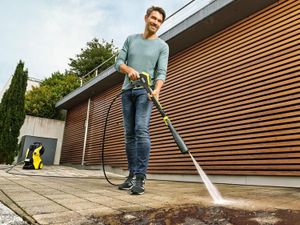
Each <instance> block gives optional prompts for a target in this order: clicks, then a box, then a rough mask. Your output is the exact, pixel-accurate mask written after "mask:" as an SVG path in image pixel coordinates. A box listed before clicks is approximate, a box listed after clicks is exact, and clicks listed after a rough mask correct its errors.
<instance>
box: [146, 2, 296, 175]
mask: <svg viewBox="0 0 300 225" xmlns="http://www.w3.org/2000/svg"><path fill="white" fill-rule="evenodd" d="M299 28H300V18H299V2H298V1H281V2H280V3H278V4H274V5H273V6H271V7H269V8H267V9H265V10H263V11H261V12H259V13H257V14H255V15H253V16H251V17H249V18H247V19H245V20H243V21H240V22H239V23H237V24H235V25H234V26H231V27H229V28H227V29H226V30H224V31H222V32H220V33H218V34H216V35H214V36H213V37H210V38H209V39H206V40H205V41H203V42H200V43H198V44H196V45H194V46H192V47H191V48H189V49H187V50H185V51H183V52H181V53H179V54H177V55H176V56H174V57H172V58H171V59H170V61H169V70H168V79H167V84H166V85H165V87H164V89H163V92H162V93H161V103H162V105H163V106H164V107H165V108H166V111H167V113H168V114H169V116H170V118H171V120H172V121H173V124H174V126H175V127H176V129H177V130H178V131H179V133H180V134H181V136H182V137H183V139H184V140H185V142H186V144H187V146H188V147H189V149H190V151H191V152H192V154H193V155H194V157H196V159H197V161H198V162H199V163H200V164H201V165H202V167H203V169H204V170H205V171H206V172H207V173H208V174H234V175H287V176H294V175H300V76H299V75H300V66H299V65H300V45H299V44H300V32H299V30H300V29H299ZM151 125H152V127H151V137H152V152H151V163H150V164H149V172H150V173H169V174H193V173H195V167H194V165H193V164H192V162H191V160H190V158H189V157H188V156H184V155H181V154H180V152H179V150H177V148H176V146H175V143H174V142H172V138H171V137H170V135H169V132H168V130H167V128H166V127H165V126H163V125H162V122H161V118H160V117H159V116H158V115H155V116H154V115H153V118H152V123H151Z"/></svg>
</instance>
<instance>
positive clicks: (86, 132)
mask: <svg viewBox="0 0 300 225" xmlns="http://www.w3.org/2000/svg"><path fill="white" fill-rule="evenodd" d="M90 106H91V98H89V101H88V107H87V110H86V119H85V123H84V126H85V129H84V140H83V149H82V160H81V165H82V166H83V165H84V156H85V150H86V142H87V136H88V129H89V118H90Z"/></svg>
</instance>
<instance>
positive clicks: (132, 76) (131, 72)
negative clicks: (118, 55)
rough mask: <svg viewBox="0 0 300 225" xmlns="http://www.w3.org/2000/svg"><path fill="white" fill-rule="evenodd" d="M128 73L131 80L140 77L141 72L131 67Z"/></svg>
mask: <svg viewBox="0 0 300 225" xmlns="http://www.w3.org/2000/svg"><path fill="white" fill-rule="evenodd" d="M127 75H128V77H129V79H130V80H137V79H139V78H140V74H139V72H138V71H136V70H135V69H133V68H131V67H129V69H128V72H127Z"/></svg>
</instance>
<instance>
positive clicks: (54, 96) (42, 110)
mask: <svg viewBox="0 0 300 225" xmlns="http://www.w3.org/2000/svg"><path fill="white" fill-rule="evenodd" d="M79 86H80V81H79V78H78V76H77V75H75V74H74V73H71V72H66V73H64V74H63V73H60V72H55V73H53V74H52V75H51V77H49V78H47V79H45V80H43V81H42V82H41V84H40V86H39V87H34V88H33V89H32V90H31V91H30V92H28V93H27V94H26V97H25V112H26V114H27V115H31V116H37V117H44V118H50V119H64V118H63V115H62V114H61V113H60V111H58V110H57V109H56V108H55V104H56V102H58V101H59V100H60V99H61V98H62V97H63V96H65V95H67V94H69V93H70V92H71V91H73V90H74V89H76V88H78V87H79Z"/></svg>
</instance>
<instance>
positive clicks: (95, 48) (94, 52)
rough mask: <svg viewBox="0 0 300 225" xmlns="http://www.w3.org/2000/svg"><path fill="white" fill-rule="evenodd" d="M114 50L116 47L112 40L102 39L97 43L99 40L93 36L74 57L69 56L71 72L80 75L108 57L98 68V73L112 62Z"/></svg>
mask: <svg viewBox="0 0 300 225" xmlns="http://www.w3.org/2000/svg"><path fill="white" fill-rule="evenodd" d="M116 52H117V48H116V47H115V46H114V44H113V41H111V42H110V43H108V42H106V41H104V40H102V43H99V40H98V39H97V38H94V39H93V40H92V41H90V42H88V43H87V47H86V48H85V49H81V53H80V54H77V55H76V57H75V59H72V58H70V61H71V62H70V63H69V66H70V68H71V71H72V72H74V73H75V74H77V75H78V76H79V77H82V76H84V75H86V74H87V73H88V72H90V71H91V70H93V69H95V68H96V67H97V66H99V65H100V64H102V63H103V62H105V61H106V60H108V59H109V60H108V61H107V62H106V63H104V64H103V65H102V66H101V67H100V68H99V70H98V73H100V72H102V71H103V70H105V69H106V68H108V67H110V66H111V65H113V64H114V57H112V56H113V55H115V54H116Z"/></svg>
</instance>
